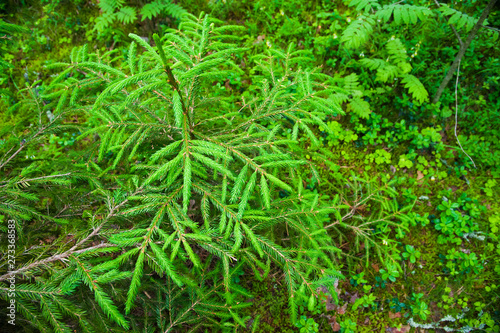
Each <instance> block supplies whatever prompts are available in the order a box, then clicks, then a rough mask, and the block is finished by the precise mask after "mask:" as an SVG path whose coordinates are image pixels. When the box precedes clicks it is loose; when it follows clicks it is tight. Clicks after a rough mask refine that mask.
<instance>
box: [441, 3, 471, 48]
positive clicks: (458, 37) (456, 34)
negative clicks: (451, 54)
mask: <svg viewBox="0 0 500 333" xmlns="http://www.w3.org/2000/svg"><path fill="white" fill-rule="evenodd" d="M434 2H435V3H436V5H437V6H438V8H439V7H441V5H440V4H439V2H438V1H437V0H434ZM450 28H451V30H453V33H454V34H455V36H456V37H457V39H458V42H459V43H460V47H462V46H463V45H464V42H462V38H460V34H459V33H458V31H457V29H455V26H454V25H453V24H450Z"/></svg>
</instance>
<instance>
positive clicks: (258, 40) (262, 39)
mask: <svg viewBox="0 0 500 333" xmlns="http://www.w3.org/2000/svg"><path fill="white" fill-rule="evenodd" d="M265 38H266V35H260V36H258V37H257V40H256V41H255V42H253V45H258V44H261V43H262V42H263V41H264V39H265Z"/></svg>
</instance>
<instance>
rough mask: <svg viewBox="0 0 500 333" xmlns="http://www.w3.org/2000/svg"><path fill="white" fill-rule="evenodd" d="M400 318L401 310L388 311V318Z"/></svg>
mask: <svg viewBox="0 0 500 333" xmlns="http://www.w3.org/2000/svg"><path fill="white" fill-rule="evenodd" d="M394 318H401V312H396V313H392V312H391V311H389V319H394Z"/></svg>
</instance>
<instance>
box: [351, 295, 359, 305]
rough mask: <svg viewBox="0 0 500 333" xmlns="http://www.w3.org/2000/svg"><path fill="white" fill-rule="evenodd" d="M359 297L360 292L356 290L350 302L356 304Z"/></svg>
mask: <svg viewBox="0 0 500 333" xmlns="http://www.w3.org/2000/svg"><path fill="white" fill-rule="evenodd" d="M358 298H359V297H358V293H357V292H356V293H355V294H354V295H352V296H351V299H350V300H349V303H352V304H354V303H355V302H356V300H357V299H358Z"/></svg>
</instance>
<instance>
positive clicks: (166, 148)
mask: <svg viewBox="0 0 500 333" xmlns="http://www.w3.org/2000/svg"><path fill="white" fill-rule="evenodd" d="M220 23H221V22H219V21H217V20H214V19H212V18H210V17H208V16H206V15H201V16H200V17H199V18H196V17H194V16H186V17H185V19H184V20H183V23H182V24H181V26H180V30H179V31H169V32H168V33H167V34H166V35H165V36H163V37H161V38H160V37H159V36H157V35H155V36H154V46H151V45H150V43H148V42H147V41H145V40H144V39H142V38H141V37H139V36H136V35H133V34H131V35H130V37H131V38H132V39H133V40H134V42H132V43H131V45H130V47H129V51H128V55H127V59H126V60H125V61H123V62H122V65H121V66H116V65H114V64H115V63H116V59H111V55H109V54H108V55H105V56H100V55H98V54H91V53H88V50H87V48H86V47H82V48H80V49H77V50H74V52H73V53H72V56H71V63H69V64H54V65H52V66H53V67H63V68H64V71H62V72H61V73H60V74H59V75H58V76H57V77H56V78H55V79H54V80H53V81H52V83H51V84H50V86H49V87H48V88H47V89H46V92H45V95H43V96H42V97H41V98H43V99H44V100H46V101H48V104H47V106H46V108H50V109H52V110H53V114H54V116H55V117H58V114H61V113H63V112H73V113H74V114H78V115H79V117H80V119H86V123H85V125H84V126H86V127H85V128H81V131H82V133H83V134H82V135H81V138H83V139H82V142H86V143H87V144H86V146H87V151H84V152H82V160H83V162H82V163H80V164H78V165H75V168H82V170H80V171H79V172H80V173H79V174H78V177H74V178H73V179H72V185H71V186H72V188H77V189H79V190H80V193H82V199H81V200H83V201H84V203H82V208H81V209H79V210H76V211H78V212H79V215H78V219H76V220H72V221H73V222H72V221H70V224H71V223H73V226H72V227H65V228H67V229H64V230H71V237H70V241H61V242H54V244H55V245H54V246H52V247H50V246H49V245H47V247H46V248H44V249H43V252H40V253H39V255H38V256H37V257H36V258H35V259H31V260H23V258H22V255H20V256H19V261H18V262H19V266H18V269H17V271H16V272H15V273H16V274H15V276H16V279H17V280H18V281H21V280H24V282H25V283H23V285H22V286H23V288H19V289H18V290H17V291H16V297H17V299H18V300H19V303H18V304H19V308H18V309H19V310H18V311H19V313H20V315H22V317H23V320H25V321H26V322H27V323H29V324H30V325H31V326H33V327H34V328H36V329H38V330H40V331H43V332H45V331H48V332H49V331H55V332H70V331H74V330H76V331H79V332H104V331H113V332H122V331H123V332H125V331H130V330H132V331H134V332H135V331H137V332H139V331H140V332H144V331H148V332H188V331H190V332H197V331H200V329H201V327H203V326H209V327H215V328H217V330H220V329H221V328H224V329H228V330H230V331H233V330H235V329H236V327H238V326H240V327H245V326H247V324H248V325H249V322H248V319H249V318H242V316H241V312H240V311H239V309H241V308H242V307H245V306H248V305H250V303H248V302H246V300H247V299H249V298H250V297H251V295H250V294H249V292H248V291H247V290H245V289H244V288H242V286H240V285H238V284H237V283H235V282H234V279H232V277H233V276H234V275H235V273H237V272H239V271H242V270H244V271H245V272H247V273H248V275H253V276H254V278H256V279H262V278H264V277H265V276H266V274H267V273H268V272H269V271H270V269H271V267H272V268H273V269H279V270H281V272H282V277H283V280H284V282H283V285H284V286H286V288H287V290H288V299H289V313H290V316H291V317H292V319H293V320H295V318H296V317H297V304H298V302H299V301H300V300H306V301H308V302H309V304H311V306H313V305H314V302H315V301H316V296H317V293H318V291H317V290H318V288H319V287H320V286H326V287H328V288H330V289H331V292H332V293H334V292H335V291H334V284H335V281H336V280H337V279H338V278H340V277H341V275H340V273H339V270H338V268H337V266H336V263H335V253H336V252H337V251H338V249H337V248H336V247H335V246H334V244H333V242H332V240H331V238H330V237H329V236H328V235H327V234H326V231H325V229H324V226H326V225H327V223H328V222H329V220H330V217H332V216H334V215H338V211H337V208H338V206H337V207H335V204H336V201H335V200H333V201H331V202H328V203H322V201H321V200H319V198H318V195H317V194H315V193H313V192H312V191H310V190H307V189H305V188H304V186H303V181H302V180H301V178H300V173H301V172H302V173H303V172H304V170H306V169H309V170H310V172H312V173H313V174H314V176H315V177H316V178H318V179H319V177H318V174H317V172H316V170H315V169H314V167H312V165H310V163H309V162H308V161H306V160H302V159H301V158H300V156H297V155H296V154H295V153H293V152H297V151H298V147H297V145H296V142H297V139H298V137H299V136H305V137H307V138H308V140H309V141H310V144H311V145H317V144H319V139H318V138H316V137H315V135H314V128H317V127H318V126H321V127H322V128H323V129H325V130H328V126H326V125H325V124H324V122H323V120H324V119H325V118H326V117H327V116H328V115H337V114H342V113H343V112H342V109H341V107H340V105H339V104H340V103H342V102H344V101H346V100H347V99H348V96H349V95H350V94H351V92H350V91H349V90H345V89H342V88H340V87H337V86H335V85H334V82H333V80H332V79H331V78H330V77H328V76H326V75H323V74H321V73H320V72H319V71H318V70H313V71H308V70H304V69H301V68H300V67H299V66H298V65H297V64H298V63H299V62H300V61H303V60H304V59H307V58H304V57H305V56H306V53H305V51H300V50H299V51H295V50H294V48H293V46H290V47H289V48H288V49H287V51H286V52H282V51H278V50H273V49H271V50H269V52H268V54H266V55H259V56H257V57H256V58H255V59H254V61H255V63H256V68H255V73H256V75H255V76H253V78H252V79H253V85H259V86H260V91H257V92H253V91H250V92H248V93H245V96H246V97H245V98H243V99H242V100H241V101H240V102H236V103H234V100H233V99H229V98H225V97H224V96H222V97H221V96H220V89H219V88H218V87H216V86H215V85H214V82H218V81H220V79H225V78H226V77H227V75H228V73H231V72H235V71H241V69H239V67H238V66H237V65H236V64H235V63H234V61H233V59H234V56H235V55H236V54H238V52H240V51H241V49H239V48H238V47H237V46H236V45H235V44H234V43H233V42H235V41H238V38H237V36H236V34H235V32H236V31H238V30H239V29H241V28H240V27H237V26H227V25H226V26H224V25H222V26H221V25H220ZM217 91H219V92H217ZM248 96H252V97H251V98H250V97H248ZM356 96H357V95H356ZM34 98H38V97H37V96H34ZM288 129H289V132H288V133H290V134H289V135H288V137H287V136H285V133H287V131H286V130H288ZM93 142H94V143H93ZM301 170H302V171H301ZM332 214H334V215H332ZM338 218H340V217H338ZM67 232H68V231H66V234H65V233H63V235H62V236H61V238H62V239H64V237H68V235H67ZM31 245H33V244H31ZM29 246H30V244H26V245H25V247H29ZM12 276H13V274H5V275H2V276H0V286H1V287H2V288H1V289H0V296H1V297H2V298H3V299H4V300H6V299H7V296H6V292H7V291H6V290H7V289H8V286H7V283H6V281H7V279H8V278H9V277H12ZM89 289H90V290H89ZM89 291H90V292H89Z"/></svg>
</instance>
